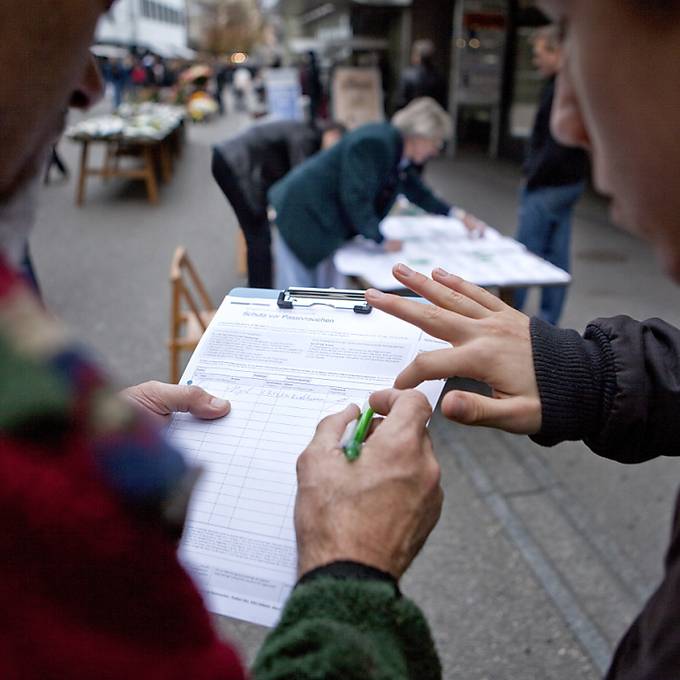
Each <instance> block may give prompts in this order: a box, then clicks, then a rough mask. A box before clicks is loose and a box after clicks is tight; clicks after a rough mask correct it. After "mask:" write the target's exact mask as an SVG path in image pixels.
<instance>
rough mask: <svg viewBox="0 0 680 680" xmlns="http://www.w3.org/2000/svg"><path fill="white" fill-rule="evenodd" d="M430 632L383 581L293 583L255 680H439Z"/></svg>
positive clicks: (412, 607)
mask: <svg viewBox="0 0 680 680" xmlns="http://www.w3.org/2000/svg"><path fill="white" fill-rule="evenodd" d="M440 678H441V666H440V663H439V658H438V657H437V652H436V651H435V648H434V643H433V642H432V637H431V635H430V630H429V628H428V625H427V622H426V621H425V619H424V617H423V615H422V613H421V612H420V610H419V609H418V607H416V606H415V605H414V604H413V603H412V602H411V601H409V600H407V599H406V598H403V597H401V596H397V595H396V594H395V590H394V588H393V587H392V586H391V585H389V584H386V583H382V582H377V581H363V580H354V581H352V580H348V581H345V580H336V579H333V578H328V577H325V578H319V579H318V580H316V581H313V582H311V583H305V584H302V585H299V586H298V587H297V588H296V589H295V590H294V591H293V593H292V595H291V597H290V599H289V600H288V602H287V604H286V606H285V608H284V610H283V614H282V616H281V620H280V622H279V624H278V625H277V627H276V628H274V630H273V631H272V632H271V633H270V634H269V636H268V637H267V639H266V641H265V643H264V645H263V647H262V649H261V650H260V652H259V654H258V657H257V659H256V661H255V666H254V668H253V679H254V680H439V679H440Z"/></svg>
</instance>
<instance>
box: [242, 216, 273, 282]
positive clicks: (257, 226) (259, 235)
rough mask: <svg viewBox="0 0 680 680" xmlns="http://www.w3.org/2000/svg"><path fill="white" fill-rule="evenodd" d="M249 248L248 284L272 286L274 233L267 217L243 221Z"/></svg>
mask: <svg viewBox="0 0 680 680" xmlns="http://www.w3.org/2000/svg"><path fill="white" fill-rule="evenodd" d="M240 224H241V229H242V230H243V235H244V236H245V239H246V246H247V248H248V285H249V286H250V287H251V288H272V286H273V276H272V235H271V229H270V228H269V220H268V219H267V218H266V217H262V219H258V220H252V221H247V222H244V221H241V223H240Z"/></svg>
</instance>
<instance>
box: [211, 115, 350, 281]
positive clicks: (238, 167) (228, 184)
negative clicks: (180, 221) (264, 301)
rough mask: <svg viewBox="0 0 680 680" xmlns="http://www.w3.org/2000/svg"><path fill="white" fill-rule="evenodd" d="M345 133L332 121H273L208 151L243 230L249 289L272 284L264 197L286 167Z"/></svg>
mask: <svg viewBox="0 0 680 680" xmlns="http://www.w3.org/2000/svg"><path fill="white" fill-rule="evenodd" d="M344 133H345V128H344V126H342V125H341V124H339V123H334V122H325V123H319V124H317V125H309V124H308V123H303V122H300V121H297V120H277V121H271V122H267V123H260V124H257V125H253V126H251V127H250V128H248V129H247V130H246V131H245V132H241V133H239V134H238V135H235V136H233V137H230V138H229V139H228V140H226V141H225V142H223V143H222V144H218V145H217V146H215V147H213V157H212V173H213V177H214V178H215V181H216V182H217V184H218V185H219V187H220V189H222V192H223V193H224V195H225V197H226V198H227V200H228V201H229V203H231V207H232V208H233V210H234V213H235V214H236V217H237V218H238V223H239V227H241V229H242V230H243V235H244V237H245V240H246V246H247V255H248V286H250V287H251V288H271V287H272V284H273V276H272V254H271V234H270V229H269V220H268V219H267V192H268V191H269V189H270V187H271V186H272V185H274V184H275V183H276V182H278V181H279V180H280V179H281V178H282V177H285V175H286V174H287V173H288V172H290V169H291V168H293V167H295V166H296V165H299V164H300V163H302V162H304V161H306V160H307V159H308V158H309V157H310V156H313V155H314V154H315V153H317V152H318V151H320V150H324V149H329V148H330V147H332V146H333V145H334V144H336V143H337V142H338V140H340V139H341V138H342V135H343V134H344Z"/></svg>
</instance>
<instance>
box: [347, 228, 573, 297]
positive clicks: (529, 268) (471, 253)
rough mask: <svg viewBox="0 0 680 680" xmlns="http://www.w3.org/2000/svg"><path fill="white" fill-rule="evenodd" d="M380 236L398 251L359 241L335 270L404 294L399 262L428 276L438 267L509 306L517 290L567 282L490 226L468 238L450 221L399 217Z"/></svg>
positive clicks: (368, 284)
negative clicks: (395, 242)
mask: <svg viewBox="0 0 680 680" xmlns="http://www.w3.org/2000/svg"><path fill="white" fill-rule="evenodd" d="M381 232H382V233H383V234H384V236H385V238H388V239H398V240H400V241H402V242H403V248H402V250H401V251H400V252H397V253H386V252H384V251H383V250H382V248H381V247H380V246H378V245H377V244H375V243H374V242H373V241H365V240H362V239H357V240H355V241H352V242H350V243H348V244H347V245H345V246H344V247H343V248H341V249H340V250H338V252H337V253H336V254H335V257H334V264H335V267H336V269H337V270H338V271H339V272H340V273H341V274H344V275H345V276H348V277H350V278H354V279H357V280H358V284H359V286H360V287H362V288H365V287H369V288H376V289H378V290H382V291H384V292H391V293H398V294H404V293H406V294H407V289H405V288H404V287H403V286H402V285H401V284H400V283H399V281H397V280H396V279H395V278H394V276H393V275H392V268H393V267H394V265H396V264H397V263H399V262H403V263H404V264H406V265H408V266H409V267H411V268H412V269H414V270H415V271H418V272H420V273H422V274H425V275H427V276H430V274H431V272H432V270H433V269H435V268H436V267H442V268H443V269H445V270H447V271H450V272H451V273H453V274H456V275H458V276H461V277H462V278H464V279H465V280H467V281H470V282H471V283H474V284H477V285H478V286H482V287H483V288H491V289H495V290H496V291H497V292H498V295H499V297H500V298H501V299H502V300H503V301H504V302H506V303H508V304H512V300H513V297H514V292H515V290H516V289H517V288H528V287H531V286H541V287H543V286H567V285H569V284H570V283H571V276H570V275H569V274H568V273H567V272H565V271H563V270H562V269H559V268H558V267H556V266H555V265H553V264H551V263H550V262H547V261H546V260H543V259H542V258H540V257H538V256H536V255H534V254H533V253H530V252H529V251H528V250H527V249H526V248H525V247H524V246H523V245H522V244H520V243H519V242H517V241H515V240H514V239H512V238H508V237H506V236H502V235H501V234H500V233H499V232H498V231H496V230H495V229H493V228H491V227H488V228H487V230H486V232H485V235H484V237H483V238H471V237H470V236H469V234H468V232H467V230H466V229H465V227H464V226H463V224H462V223H461V222H459V221H458V220H455V219H453V218H448V217H437V216H433V215H423V216H401V215H400V216H392V217H388V218H386V219H385V220H384V221H383V222H382V224H381Z"/></svg>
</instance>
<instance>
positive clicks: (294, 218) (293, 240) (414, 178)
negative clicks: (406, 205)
mask: <svg viewBox="0 0 680 680" xmlns="http://www.w3.org/2000/svg"><path fill="white" fill-rule="evenodd" d="M451 132H452V129H451V120H450V118H449V115H448V114H447V113H446V111H444V109H442V107H441V106H439V104H437V102H436V101H434V99H431V98H429V97H421V98H420V99H415V100H414V101H413V102H411V103H410V104H409V105H408V106H407V107H406V108H404V109H402V110H401V111H398V112H397V113H396V114H395V116H394V118H393V119H392V122H391V123H371V124H369V125H364V126H362V127H360V128H358V129H356V130H354V131H353V132H351V133H349V134H347V135H345V137H344V138H343V139H342V140H341V141H340V142H339V143H338V144H337V145H336V146H335V147H333V148H332V149H329V150H328V151H325V152H323V153H320V154H317V155H316V156H314V157H313V158H310V159H309V160H308V161H306V162H305V163H303V164H302V165H299V166H298V167H297V168H295V169H294V170H293V171H292V172H290V173H289V174H288V175H286V177H284V178H283V179H282V180H280V181H279V182H277V183H276V184H275V185H274V186H273V187H272V188H271V189H270V191H269V203H270V205H271V211H270V220H271V221H272V223H273V226H275V227H276V230H275V236H274V260H275V278H274V280H275V284H276V287H277V288H279V289H284V288H287V287H288V286H308V287H314V286H316V287H320V288H325V287H329V286H334V285H335V286H338V285H339V286H340V287H342V282H341V281H340V277H339V276H338V273H337V271H336V270H335V267H334V266H333V254H334V253H335V251H336V250H338V248H340V247H341V246H342V245H343V244H344V243H346V242H347V241H349V240H351V239H353V238H354V237H355V236H357V235H359V234H360V235H362V236H364V237H365V238H367V239H371V240H372V241H375V242H376V243H382V244H383V245H384V248H385V249H386V250H388V251H397V250H399V249H400V248H401V243H400V242H399V241H390V240H387V241H386V240H385V238H384V236H383V235H382V234H381V233H380V222H381V221H382V220H383V219H384V218H385V216H386V215H387V214H388V213H389V211H390V209H391V208H392V206H393V205H394V202H395V201H396V199H397V196H398V195H399V194H404V195H405V196H406V197H407V198H408V199H409V200H410V201H411V202H413V203H415V204H416V205H418V206H420V207H421V208H423V209H424V210H426V211H427V212H429V213H433V214H436V215H454V216H456V217H458V218H459V219H461V220H462V221H463V223H464V224H465V226H466V227H467V228H468V229H469V230H470V231H473V232H481V231H482V230H483V228H484V224H483V222H481V221H480V220H478V219H477V218H475V217H474V216H472V215H469V214H467V213H466V212H465V211H464V210H462V209H460V208H455V207H453V206H451V205H450V204H448V203H446V202H445V201H443V200H441V199H440V198H437V197H436V196H435V195H434V194H433V193H432V192H431V191H430V189H428V188H427V186H426V185H425V184H424V183H423V181H422V180H421V178H420V177H419V174H418V172H417V170H416V168H415V167H414V165H416V166H417V165H423V164H424V163H426V162H427V161H428V160H429V159H431V158H433V157H435V156H436V155H437V154H438V153H439V152H440V151H441V149H442V147H443V146H444V143H445V142H446V140H447V139H449V138H450V137H451Z"/></svg>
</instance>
